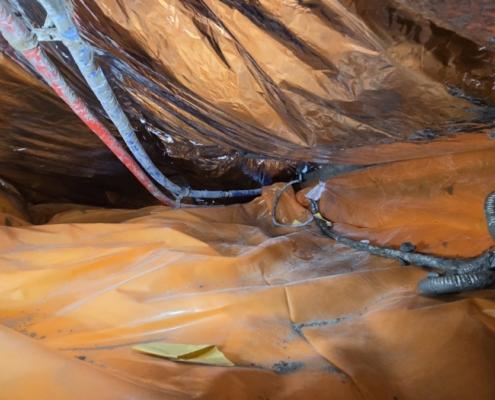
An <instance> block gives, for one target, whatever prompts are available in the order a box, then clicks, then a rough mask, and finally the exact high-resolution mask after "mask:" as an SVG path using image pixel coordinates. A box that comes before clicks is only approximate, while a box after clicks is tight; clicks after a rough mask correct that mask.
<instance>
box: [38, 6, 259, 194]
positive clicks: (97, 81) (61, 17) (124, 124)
mask: <svg viewBox="0 0 495 400" xmlns="http://www.w3.org/2000/svg"><path fill="white" fill-rule="evenodd" d="M38 2H39V3H40V4H41V5H42V6H43V8H44V9H45V10H46V13H47V16H48V18H49V20H51V22H52V23H53V24H54V25H55V27H56V28H57V31H58V35H59V39H60V40H62V42H63V43H64V45H65V46H66V47H67V49H68V50H69V52H70V54H71V55H72V57H73V58H74V61H75V62H76V64H77V66H78V68H79V70H80V71H81V73H82V75H83V76H84V78H85V79H86V82H87V83H88V85H89V87H90V88H91V90H92V91H93V93H94V94H95V96H96V98H97V99H98V100H99V102H100V104H101V106H102V107H103V109H104V110H105V112H106V114H107V115H108V117H109V118H110V120H111V121H112V122H113V123H114V125H115V127H116V128H117V130H118V131H119V133H120V135H121V136H122V139H124V141H125V143H126V144H127V147H128V148H129V150H130V151H131V153H132V154H133V155H134V157H135V158H136V159H137V160H138V162H139V163H140V164H141V166H142V167H143V168H144V170H145V171H146V172H148V174H149V175H150V176H151V177H152V178H153V179H154V180H155V181H156V182H158V183H159V184H160V185H162V186H163V187H164V188H165V189H167V190H168V191H169V192H171V193H172V194H174V195H175V196H176V197H179V198H182V197H193V198H205V199H206V198H209V199H216V198H224V197H244V196H257V195H259V194H260V193H261V189H245V190H228V191H223V190H194V189H190V188H184V187H181V186H179V185H177V184H175V183H174V182H172V181H171V180H170V179H168V178H167V177H166V176H165V175H164V174H163V173H162V172H161V171H160V170H159V169H158V168H157V167H156V165H155V164H154V163H153V161H152V160H151V159H150V157H149V156H148V154H147V153H146V151H145V150H144V148H143V146H142V145H141V143H140V141H139V139H138V138H137V136H136V134H135V132H134V129H133V127H132V126H131V124H130V122H129V119H128V118H127V116H126V115H125V113H124V111H123V110H122V107H121V106H120V104H119V102H118V100H117V98H116V97H115V94H114V92H113V90H112V88H111V87H110V84H109V83H108V80H107V78H106V77H105V74H104V73H103V71H102V69H101V68H100V67H99V66H98V65H97V64H96V62H95V59H94V56H95V54H94V50H93V48H92V47H91V46H90V45H89V44H88V43H87V42H86V41H85V40H83V39H82V38H81V36H80V35H79V32H78V29H77V27H76V25H75V24H74V21H73V20H72V16H71V15H70V12H69V9H68V7H67V4H66V3H65V2H64V1H63V0H38Z"/></svg>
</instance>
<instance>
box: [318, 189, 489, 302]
mask: <svg viewBox="0 0 495 400" xmlns="http://www.w3.org/2000/svg"><path fill="white" fill-rule="evenodd" d="M493 198H495V194H493ZM488 199H492V195H490V196H488ZM488 199H487V200H488ZM487 204H488V206H489V207H493V205H495V201H494V202H488V201H487ZM488 206H486V205H485V213H486V212H487V211H489V212H493V208H490V209H488V210H487V208H488ZM310 210H311V214H312V215H313V217H314V220H315V221H316V224H317V225H318V227H319V228H320V230H321V232H322V233H323V234H324V235H326V236H328V237H330V238H331V239H334V240H335V241H337V242H339V243H342V244H344V245H346V246H348V247H351V248H353V249H356V250H361V251H366V252H368V253H370V254H373V255H376V256H381V257H386V258H392V259H395V260H399V261H401V262H403V263H404V262H405V263H407V264H414V265H418V266H422V267H427V268H431V269H434V270H438V271H441V272H442V274H443V276H435V277H428V278H426V279H424V280H422V281H421V282H420V283H419V291H420V293H422V294H425V295H435V294H442V293H453V292H462V291H467V290H476V289H482V288H485V287H487V286H490V285H491V284H492V283H494V282H495V271H494V268H495V252H494V251H492V250H489V251H486V252H484V253H483V254H481V255H479V256H478V257H472V258H446V257H438V256H434V255H429V254H424V253H419V252H417V251H416V250H415V246H414V245H412V244H411V243H403V244H402V245H401V247H400V248H399V249H394V248H390V247H380V246H375V245H372V244H370V243H369V242H368V241H357V240H353V239H349V238H347V237H345V236H343V235H341V234H340V233H338V232H336V231H335V230H333V229H332V223H331V222H330V221H327V220H326V219H325V218H323V217H322V215H321V214H320V211H319V207H318V204H317V202H316V201H314V200H310ZM490 215H495V213H493V214H490Z"/></svg>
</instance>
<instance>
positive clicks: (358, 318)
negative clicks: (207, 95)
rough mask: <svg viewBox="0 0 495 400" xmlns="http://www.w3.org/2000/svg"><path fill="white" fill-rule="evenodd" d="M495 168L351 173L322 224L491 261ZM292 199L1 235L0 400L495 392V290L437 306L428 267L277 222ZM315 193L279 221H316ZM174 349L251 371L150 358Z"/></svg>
mask: <svg viewBox="0 0 495 400" xmlns="http://www.w3.org/2000/svg"><path fill="white" fill-rule="evenodd" d="M494 159H495V150H494V149H488V150H486V151H484V152H476V151H475V152H467V153H464V154H458V155H453V156H442V157H430V158H426V159H423V160H421V161H405V162H397V163H390V164H387V165H383V166H375V167H370V168H367V169H362V170H359V171H354V172H350V173H348V174H346V175H343V176H340V177H336V178H333V179H331V180H329V181H328V182H327V184H326V190H325V191H324V192H323V197H322V200H321V206H322V212H323V213H324V214H325V215H326V216H327V217H328V218H331V219H332V220H334V221H335V222H336V228H337V229H338V230H339V231H345V232H347V233H348V234H350V235H353V236H356V237H359V238H366V239H369V240H371V241H373V242H379V243H384V244H385V243H386V244H394V245H396V244H398V243H401V242H402V241H404V240H409V241H411V242H413V243H415V244H417V246H418V247H419V248H420V249H421V250H422V251H425V252H435V253H438V254H445V255H450V256H469V255H475V254H477V253H479V252H481V251H484V250H486V249H487V248H489V247H491V246H493V240H492V239H490V236H489V233H488V231H487V228H486V224H485V221H484V217H483V212H482V204H483V201H484V198H485V196H486V195H487V193H489V192H491V191H492V190H493V187H494V186H495V182H494V181H493V178H491V177H493V176H495V163H494V162H493V161H492V160H494ZM420 163H421V165H423V166H427V168H419V167H418V165H419V164H420ZM280 187H281V185H276V186H274V187H271V188H267V189H266V190H265V191H264V193H263V195H262V196H261V197H259V198H257V199H255V200H254V201H252V202H250V203H248V204H244V205H233V206H228V207H216V208H195V209H193V208H189V209H175V210H173V209H169V208H166V207H162V206H157V207H148V208H144V209H139V210H124V209H121V210H118V209H114V210H109V209H101V208H88V207H82V206H70V205H48V204H47V205H39V206H35V207H31V208H30V209H29V212H30V215H31V218H34V220H36V222H38V223H41V222H43V224H42V225H30V224H29V223H28V222H27V221H26V222H25V226H23V227H13V226H3V227H0V254H1V256H0V260H1V261H0V275H1V276H0V278H1V279H0V281H1V282H2V283H1V286H0V289H1V290H0V321H1V325H2V327H1V330H0V337H1V340H0V351H1V353H2V355H3V357H2V358H1V359H0V369H1V371H2V374H0V386H1V387H2V390H1V391H0V398H5V399H12V398H15V399H32V398H33V397H36V398H40V399H43V398H46V399H53V398H57V399H77V398H81V399H86V398H92V399H113V398H115V399H120V398H123V397H126V396H127V397H132V398H135V399H163V398H177V399H189V398H192V397H194V398H204V399H231V398H246V399H257V398H258V399H267V398H269V399H304V398H308V399H327V398H329V396H331V397H332V398H334V399H346V400H347V399H370V400H373V399H376V400H381V399H401V400H404V399H406V400H408V399H411V400H415V399H418V398H421V399H428V398H429V399H435V400H441V399H445V400H452V399H454V400H456V399H470V398H473V397H474V398H476V399H480V400H484V399H486V400H489V399H493V398H494V397H495V384H494V381H493V379H492V374H491V371H493V368H494V361H493V360H495V342H494V340H493V338H494V335H493V330H494V329H495V322H494V315H495V314H494V313H495V297H494V291H493V290H492V289H490V290H484V291H479V292H472V293H465V294H460V295H451V296H444V297H441V298H428V297H423V296H420V295H418V293H417V291H416V285H417V283H418V281H419V280H420V279H422V278H424V277H425V276H426V271H423V270H421V269H420V268H417V267H414V266H402V265H399V263H398V262H396V261H394V260H387V259H383V258H378V257H373V256H370V255H368V254H366V253H362V252H357V251H354V250H350V249H348V248H346V247H344V246H342V245H339V244H335V243H334V242H333V241H332V240H330V239H328V238H326V237H324V236H322V235H321V234H320V232H319V231H318V230H317V229H316V227H315V226H314V225H313V226H310V227H306V228H303V229H292V228H274V227H273V226H272V224H271V206H272V204H273V198H274V194H275V191H276V190H277V189H279V188H280ZM302 194H303V193H302V192H301V193H300V194H298V195H297V196H294V194H293V193H292V192H291V191H287V193H286V194H284V195H283V196H282V201H281V204H280V209H279V210H278V215H279V219H281V220H282V221H283V222H290V221H293V220H300V221H302V220H304V219H306V217H307V216H308V211H307V209H306V208H305V207H304V201H302V197H303V196H302ZM298 199H299V201H298ZM363 199H364V200H363ZM157 341H158V342H163V343H169V344H174V343H175V344H185V343H187V344H190V345H204V344H206V343H207V344H211V345H212V346H216V347H217V348H218V350H219V351H221V352H222V353H223V354H224V355H225V357H227V358H228V360H230V361H232V363H233V364H234V366H233V367H218V366H202V365H194V364H187V365H186V364H184V363H175V362H173V361H169V360H165V359H163V358H156V357H152V356H150V355H146V354H141V353H139V352H136V351H134V350H133V347H134V346H138V345H142V344H146V343H150V342H157ZM27 382H29V384H27Z"/></svg>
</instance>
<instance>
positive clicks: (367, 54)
mask: <svg viewBox="0 0 495 400" xmlns="http://www.w3.org/2000/svg"><path fill="white" fill-rule="evenodd" d="M18 2H19V4H20V5H21V8H22V11H23V13H24V14H25V16H26V17H27V18H28V19H29V20H31V21H32V23H33V26H34V27H40V26H42V25H43V22H44V14H43V11H42V9H41V7H39V6H38V4H37V3H36V1H34V0H18ZM72 6H73V10H74V13H75V16H76V19H77V23H78V25H79V27H80V29H81V33H82V34H83V36H84V37H85V38H86V39H87V40H88V41H89V42H90V43H91V44H92V45H93V46H94V47H95V48H96V49H97V51H98V62H99V63H100V65H101V66H102V67H103V68H104V70H105V72H106V74H107V76H108V77H109V79H110V81H111V84H112V86H113V88H114V90H115V92H116V94H117V96H118V98H119V100H120V102H121V104H122V106H123V108H124V111H125V112H126V113H127V115H128V116H129V117H130V119H131V122H132V124H133V125H134V127H135V128H136V130H137V132H138V134H139V135H140V138H141V140H142V142H143V143H144V144H145V146H146V148H147V150H148V151H149V153H150V154H151V155H152V157H153V158H154V159H155V160H156V162H157V164H158V165H159V166H160V167H161V168H162V169H163V170H164V171H166V172H167V173H168V174H170V175H171V178H172V179H174V180H176V181H177V182H187V183H189V184H192V185H195V186H196V187H202V186H204V187H208V188H217V187H224V188H228V187H229V186H232V185H233V186H238V183H239V182H245V183H246V185H248V186H256V185H259V184H268V183H271V182H273V181H275V180H277V179H282V178H284V177H290V176H293V175H295V174H296V173H297V170H298V168H299V167H300V166H301V165H304V164H305V163H329V162H335V161H339V162H340V161H342V158H345V162H346V163H352V164H363V163H368V164H369V163H378V162H383V161H387V160H389V159H391V158H393V159H401V158H402V157H404V158H407V157H409V156H410V151H409V150H408V148H407V147H406V148H402V147H398V148H397V151H394V154H393V156H390V155H387V156H386V157H385V156H380V154H382V153H380V151H381V150H377V151H376V157H375V155H373V156H371V157H370V156H367V157H363V158H360V155H359V154H360V153H359V152H356V153H352V156H350V157H349V156H348V157H347V158H346V157H343V154H348V152H349V150H350V149H351V150H352V149H367V148H370V146H372V147H374V146H379V149H381V148H383V146H387V145H393V144H397V143H415V144H416V143H420V144H423V143H430V142H436V141H442V140H445V139H452V138H456V137H460V136H464V135H473V134H477V133H480V132H483V133H485V132H489V131H490V129H491V128H492V127H493V120H494V117H495V108H494V106H493V105H494V103H495V91H494V85H495V3H494V2H493V1H492V0H476V1H473V0H469V1H468V0H460V1H459V0H448V1H440V0H421V1H417V0H414V1H413V0H395V1H392V0H357V1H345V0H340V1H330V0H328V1H327V0H319V1H318V0H243V1H242V0H160V1H157V0H84V1H81V0H77V1H75V2H73V4H72ZM43 46H45V48H47V49H48V50H49V53H50V55H51V57H52V58H53V59H55V60H56V61H57V63H58V65H59V66H60V68H61V70H62V72H63V73H64V74H65V76H66V77H67V78H68V79H69V80H70V82H71V84H72V85H73V86H74V87H75V88H76V89H77V90H78V91H79V93H81V94H82V95H83V97H84V98H85V99H86V100H87V101H88V103H89V104H90V105H91V107H93V108H94V110H95V111H96V112H99V113H100V114H101V116H102V117H104V114H103V111H102V110H101V107H100V106H99V104H98V103H97V102H96V100H95V99H94V97H93V95H92V94H91V93H90V91H89V90H88V89H87V87H86V86H85V84H84V82H83V80H82V78H81V77H80V75H79V72H78V70H77V68H76V67H75V65H74V63H73V62H72V60H71V59H70V57H69V56H68V52H67V51H66V50H65V49H64V48H63V45H61V44H59V43H57V42H50V43H45V44H44V45H43ZM2 50H3V53H4V56H3V57H2V58H1V65H0V67H1V68H2V73H1V74H0V79H1V83H2V87H3V88H4V89H3V90H2V92H1V94H0V96H1V97H0V115H1V117H0V130H1V135H2V140H1V141H0V166H1V169H2V172H3V175H4V177H5V178H10V179H11V180H14V181H19V180H22V179H24V181H30V179H28V178H26V176H27V175H33V174H34V175H36V176H41V175H43V176H44V177H48V178H50V179H53V177H54V176H60V177H66V176H70V177H72V178H71V179H72V181H73V182H77V179H80V180H88V182H98V184H99V185H101V187H102V188H105V190H111V191H112V190H113V191H116V192H122V191H124V192H125V191H126V190H128V189H125V188H128V187H129V182H133V181H132V179H129V178H128V177H127V175H126V172H125V171H124V170H123V168H122V167H121V166H120V165H119V164H118V162H117V161H116V160H115V159H114V158H113V157H112V156H111V154H109V153H108V152H107V151H106V149H104V147H103V146H102V145H101V144H100V143H99V142H98V140H97V139H96V138H94V137H93V136H91V134H90V132H89V131H88V130H87V129H86V128H85V127H84V126H83V125H82V123H81V122H79V121H78V120H77V118H76V117H75V116H74V115H72V113H71V112H70V110H68V109H67V108H66V107H65V106H64V105H63V104H62V103H61V101H60V100H59V99H57V98H56V96H55V95H54V94H52V93H51V92H50V90H48V89H46V88H45V87H44V85H43V84H42V83H41V82H39V81H37V79H36V76H35V74H34V73H33V72H32V71H30V70H29V69H28V68H27V66H26V65H25V63H24V62H23V60H22V59H21V58H20V57H19V56H18V55H16V54H15V53H14V51H13V50H12V49H10V48H8V46H7V45H6V44H5V43H4V42H2ZM109 126H111V125H110V124H109ZM445 151H447V150H445ZM387 154H389V153H387ZM415 154H416V153H415ZM416 156H417V157H420V156H421V151H418V152H417V155H416ZM14 170H15V171H16V172H13V171H14ZM20 170H22V171H24V172H25V175H23V176H20V175H22V174H21V173H20V172H19V171H20ZM116 177H120V178H119V179H115V178H116ZM48 178H47V179H48ZM41 181H43V179H41ZM43 182H45V181H43ZM81 182H82V181H81ZM84 182H86V181H84ZM43 184H46V183H43ZM76 185H77V184H76ZM41 186H42V185H41ZM32 189H33V188H32ZM38 189H39V188H38ZM33 190H35V189H33ZM136 190H137V189H136ZM62 192H63V190H62ZM68 193H69V191H68ZM67 196H68V198H69V197H70V195H69V194H67ZM92 196H93V197H94V196H96V192H95V194H94V195H92V194H90V193H88V194H87V197H88V199H82V200H85V201H88V200H89V199H90V198H91V197H92ZM100 202H101V201H100Z"/></svg>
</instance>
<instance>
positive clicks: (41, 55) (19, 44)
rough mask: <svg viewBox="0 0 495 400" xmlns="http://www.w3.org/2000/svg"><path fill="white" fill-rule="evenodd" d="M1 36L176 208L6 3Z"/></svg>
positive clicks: (0, 15)
mask: <svg viewBox="0 0 495 400" xmlns="http://www.w3.org/2000/svg"><path fill="white" fill-rule="evenodd" d="M0 32H1V33H2V35H3V37H4V38H5V39H6V40H7V41H8V42H9V44H10V45H11V46H12V47H13V48H15V49H16V50H17V51H19V52H21V53H22V55H23V56H24V57H25V58H26V60H27V61H29V63H30V64H31V65H32V66H33V68H34V69H35V70H36V71H37V72H38V73H39V74H40V75H41V77H42V78H43V79H44V80H45V81H46V82H47V83H48V84H49V85H50V87H51V88H52V89H53V90H54V91H55V93H57V95H58V96H59V97H60V98H62V100H64V101H65V103H67V105H68V106H69V107H70V108H71V109H72V110H73V111H74V112H75V113H76V114H77V115H78V117H79V118H80V119H81V120H82V121H83V122H84V123H85V124H86V125H87V126H88V127H89V128H90V129H91V130H92V131H93V132H94V133H95V134H96V135H97V136H98V137H99V138H100V139H101V140H102V141H103V143H105V145H106V146H107V147H108V148H109V149H110V150H111V151H112V153H113V154H115V156H116V157H117V158H118V159H119V160H120V161H121V162H122V163H123V164H124V165H125V166H126V167H127V169H128V170H129V171H130V172H131V173H132V174H133V175H134V176H135V177H136V179H137V180H138V181H139V182H140V183H141V184H142V185H143V186H144V187H145V188H146V189H147V190H148V192H150V193H151V194H152V195H153V196H154V197H155V198H156V199H158V200H159V201H161V202H162V203H164V204H166V205H170V206H172V205H174V201H173V200H172V199H170V198H168V197H167V196H166V195H165V194H163V193H162V192H161V191H160V189H159V188H158V187H157V186H156V185H155V184H154V183H153V182H152V181H151V179H150V178H149V177H148V176H147V175H146V173H145V172H144V171H143V169H142V168H141V167H140V166H139V165H138V164H137V163H136V161H135V160H134V159H133V158H132V157H131V156H130V155H129V153H128V152H127V151H126V150H125V148H124V147H123V146H122V145H121V143H120V142H119V141H118V140H117V139H116V138H115V137H114V136H113V135H112V134H111V133H110V132H109V131H108V129H107V128H106V127H105V126H104V125H103V124H102V123H101V122H100V121H99V120H98V119H97V118H96V116H95V115H94V114H93V113H92V112H91V110H90V109H89V108H88V106H87V105H86V103H85V102H84V100H83V99H81V98H80V97H79V96H78V95H77V94H76V93H75V92H74V90H73V89H72V88H71V87H70V86H69V85H68V84H67V82H66V81H65V79H64V78H63V77H62V75H61V74H60V72H59V71H58V69H57V67H56V66H55V65H54V64H53V63H52V62H51V60H50V59H49V58H48V56H47V55H46V53H45V52H44V51H43V49H42V48H41V47H40V46H39V45H38V40H37V39H36V36H35V35H34V34H33V33H32V32H31V31H30V30H29V29H28V28H27V26H26V24H25V23H24V21H23V20H22V19H21V18H20V17H18V16H16V15H15V13H14V10H13V9H12V7H11V6H10V4H9V3H8V1H6V0H0Z"/></svg>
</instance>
